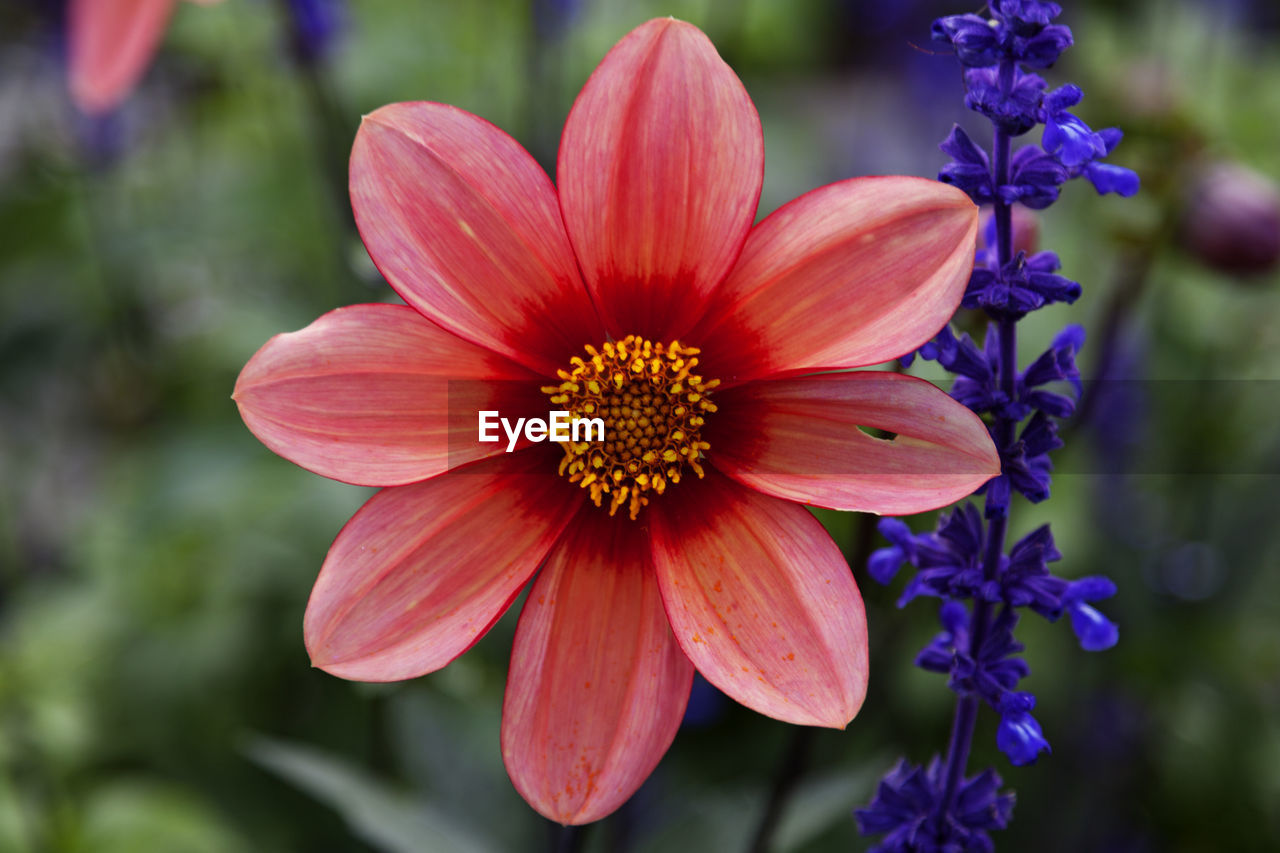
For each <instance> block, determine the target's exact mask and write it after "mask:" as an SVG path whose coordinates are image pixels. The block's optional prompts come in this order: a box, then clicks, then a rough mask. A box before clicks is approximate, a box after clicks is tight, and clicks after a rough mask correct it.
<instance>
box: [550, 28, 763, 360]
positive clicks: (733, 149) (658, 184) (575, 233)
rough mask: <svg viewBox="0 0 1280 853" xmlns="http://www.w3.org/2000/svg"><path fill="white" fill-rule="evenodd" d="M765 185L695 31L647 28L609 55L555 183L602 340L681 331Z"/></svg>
mask: <svg viewBox="0 0 1280 853" xmlns="http://www.w3.org/2000/svg"><path fill="white" fill-rule="evenodd" d="M763 176H764V140H763V137H762V135H761V130H760V117H759V116H758V115H757V114H756V110H755V107H754V106H753V105H752V103H751V99H750V98H749V97H747V93H746V90H745V89H743V88H742V83H741V82H739V81H738V78H737V76H736V75H735V74H734V73H733V70H732V69H730V68H729V66H728V65H726V64H725V63H724V61H723V60H721V59H720V57H719V55H718V54H717V53H716V50H715V48H714V47H713V46H712V44H711V42H710V41H709V40H708V39H707V37H706V36H705V35H703V34H702V32H701V31H700V30H698V28H697V27H694V26H692V25H690V24H686V23H684V22H683V21H677V20H674V19H672V18H661V19H657V20H653V21H649V22H648V23H646V24H643V25H641V26H639V27H637V28H636V29H635V30H633V31H632V32H631V33H630V34H629V35H627V36H626V37H625V38H623V39H622V41H620V42H619V43H618V44H617V46H615V47H614V48H613V50H611V51H609V54H608V55H607V56H605V58H604V60H603V61H601V63H600V66H599V67H598V68H597V69H596V71H595V73H594V74H592V75H591V79H590V80H588V81H587V84H586V86H585V87H583V89H582V92H581V94H579V95H578V100H577V101H576V102H575V103H574V105H573V110H572V111H571V112H570V113H569V120H568V122H567V123H566V124H565V128H564V136H563V137H562V138H561V141H560V158H559V165H558V167H557V181H558V182H559V185H560V204H561V206H562V207H563V208H564V220H565V226H566V227H567V228H568V229H569V237H570V239H572V241H573V247H574V249H575V250H576V252H577V254H578V259H579V261H580V262H581V265H582V272H583V275H584V277H585V278H586V281H587V286H588V287H589V288H590V289H591V292H592V295H593V296H594V297H595V299H596V303H597V304H598V305H599V306H600V310H601V313H602V314H603V315H604V317H605V318H606V321H607V322H608V323H609V331H610V332H611V333H612V334H613V335H615V336H622V335H625V334H630V333H635V334H640V335H645V336H648V337H650V338H658V339H667V340H669V339H671V338H673V337H677V336H679V335H680V334H682V333H683V332H684V331H685V330H687V329H688V328H689V327H690V326H691V325H692V323H693V322H694V321H695V320H696V319H697V318H698V316H699V315H700V314H701V313H702V311H703V309H704V307H705V306H706V303H707V299H708V297H709V295H710V293H711V291H712V290H713V289H714V288H715V287H716V285H717V284H719V283H720V281H721V280H722V279H723V278H724V276H725V274H726V273H727V272H728V271H729V269H730V267H731V266H732V265H733V262H734V260H735V259H736V258H737V257H738V253H739V252H740V251H741V249H742V241H743V240H744V239H745V237H746V235H747V231H748V230H749V229H750V227H751V222H752V220H753V219H754V218H755V213H756V205H757V203H758V202H759V199H760V184H761V181H762V180H763Z"/></svg>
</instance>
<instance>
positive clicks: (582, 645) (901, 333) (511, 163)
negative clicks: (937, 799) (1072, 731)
mask: <svg viewBox="0 0 1280 853" xmlns="http://www.w3.org/2000/svg"><path fill="white" fill-rule="evenodd" d="M763 162H764V151H763V142H762V139H761V131H760V122H759V118H758V116H757V115H756V112H755V109H754V107H753V106H752V104H751V101H750V99H749V98H748V97H747V93H746V91H745V90H744V89H743V88H742V84H741V83H740V82H739V81H738V79H737V77H736V76H735V75H734V74H733V72H732V71H731V70H730V69H729V67H728V66H727V65H725V64H724V62H723V61H722V60H721V59H720V58H719V56H718V55H717V54H716V52H715V49H714V48H713V47H712V45H711V43H710V42H709V41H708V40H707V38H706V36H704V35H703V34H702V33H701V32H700V31H699V30H698V29H696V28H695V27H693V26H691V25H689V24H686V23H682V22H680V21H675V20H671V19H662V20H654V21H650V22H649V23H647V24H644V25H643V26H641V27H639V28H638V29H636V30H635V31H634V32H632V33H631V34H630V35H628V36H627V37H626V38H624V39H623V40H622V41H621V42H620V43H619V44H618V45H617V46H616V47H615V48H614V49H613V50H612V51H611V52H610V53H609V55H608V56H606V57H605V59H604V60H603V61H602V62H601V64H600V67H599V68H597V69H596V71H595V73H594V74H593V75H592V77H591V79H590V80H589V81H588V82H587V84H586V86H585V88H584V89H583V91H582V93H581V94H580V95H579V96H578V100H577V102H576V104H575V105H574V107H573V110H572V112H571V113H570V115H569V119H568V123H567V124H566V126H565V130H564V136H563V139H562V140H561V146H560V160H559V165H558V169H557V172H558V175H559V179H560V185H559V188H558V189H557V187H555V186H553V185H552V183H551V181H550V180H548V178H547V176H546V175H545V174H544V173H543V171H542V170H541V169H540V168H539V167H538V165H537V164H536V163H535V162H534V160H533V158H532V157H530V156H529V155H528V154H527V153H526V152H525V151H524V150H523V149H522V148H521V147H520V146H519V145H518V144H517V143H516V142H515V141H514V140H512V139H511V138H510V137H509V136H507V135H506V134H504V133H503V132H501V131H500V130H498V129H497V128H495V127H494V126H492V125H490V124H488V123H487V122H485V121H483V120H481V119H479V118H476V117H475V116H473V115H470V114H468V113H466V112H463V111H462V110H458V109H455V108H453V107H449V106H445V105H442V104H432V103H410V104H393V105H391V106H387V107H383V108H382V109H380V110H377V111H376V112H374V113H373V114H371V115H369V116H367V117H366V118H365V121H364V123H363V125H362V126H361V128H360V132H359V134H358V135H357V137H356V141H355V147H354V150H353V151H352V155H351V199H352V205H353V207H354V209H355V214H356V220H357V222H358V224H359V227H360V232H361V234H362V235H363V237H364V242H365V245H366V246H367V247H368V250H369V253H370V255H371V256H372V257H373V259H374V261H375V262H376V263H377V265H378V267H379V269H380V270H381V271H382V273H383V275H384V276H386V278H387V280H388V281H389V282H390V283H391V285H392V286H393V287H394V288H395V289H396V291H397V292H398V293H399V294H400V295H401V296H402V297H403V298H404V300H405V301H406V302H408V303H409V306H408V307H406V306H395V305H359V306H354V307H351V308H346V309H340V310H338V311H334V312H332V313H330V314H327V315H325V316H324V317H322V318H320V319H319V320H317V321H316V322H315V323H313V324H312V325H311V326H309V327H307V328H306V329H303V330H302V331H300V332H295V333H293V334H288V335H280V336H278V337H275V338H273V339H272V340H271V341H269V342H268V343H267V344H266V346H264V347H263V348H262V349H261V350H260V351H259V352H258V354H257V355H255V356H254V357H253V359H252V360H251V361H250V362H249V364H248V365H247V366H246V367H245V369H244V371H243V372H242V373H241V375H240V378H239V381H238V382H237V385H236V392H235V397H236V400H237V401H238V403H239V405H240V410H241V414H242V415H243V417H244V420H245V422H246V423H247V424H248V425H249V428H250V429H251V430H253V432H254V434H256V435H257V436H258V437H259V438H260V439H261V440H262V441H263V442H264V443H265V444H266V445H267V446H268V447H270V448H271V449H273V450H275V451H276V452H277V453H280V454H281V455H283V456H285V457H287V458H288V459H291V460H293V461H294V462H297V463H298V464H300V465H302V466H304V467H306V468H308V469H310V470H312V471H315V472H317V473H320V474H323V475H325V476H329V477H334V478H336V479H339V480H344V481H346V482H350V483H359V484H365V485H378V486H387V487H388V488H386V489H384V490H383V491H381V492H379V493H377V494H376V495H374V496H373V498H372V499H370V501H369V502H368V503H367V504H365V506H364V507H363V508H362V509H361V510H360V511H359V512H358V513H356V515H355V517H354V518H352V519H351V521H350V522H349V523H348V524H347V526H346V527H345V528H344V529H343V531H342V532H341V533H340V534H339V535H338V538H337V540H336V541H335V542H334V544H333V547H332V549H331V550H330V552H329V555H328V558H327V559H326V560H325V563H324V566H323V567H322V569H321V570H320V577H319V579H318V580H317V581H316V586H315V590H314V591H313V593H312V595H311V601H310V603H309V605H308V608H307V615H306V624H305V635H306V642H307V648H308V650H309V651H310V654H311V657H312V660H313V661H314V663H315V665H316V666H319V667H321V668H323V669H325V670H327V671H328V672H331V673H333V674H335V675H339V676H342V677H344V678H353V679H360V680H367V681H389V680H395V679H403V678H412V677H414V676H417V675H421V674H423V673H426V672H430V671H432V670H435V669H439V668H440V667H442V666H444V665H445V664H447V663H449V661H451V660H453V658H455V657H457V656H458V655H459V654H461V653H462V652H464V651H465V650H466V649H467V648H468V647H470V646H471V645H472V644H473V643H475V642H476V640H477V639H478V638H479V637H480V636H481V635H482V634H483V633H484V632H485V631H486V630H487V629H488V628H489V626H491V625H492V624H493V623H494V622H495V621H496V620H497V619H498V617H499V616H501V615H502V613H503V612H504V611H505V610H506V608H507V606H508V605H509V604H510V603H511V601H512V600H513V599H514V598H515V597H516V595H517V594H518V593H519V592H520V591H521V589H523V588H524V586H525V584H526V583H527V582H528V581H529V579H530V578H531V577H533V575H534V573H535V571H536V570H537V569H538V567H539V566H541V567H542V571H541V573H540V574H538V576H537V579H536V580H535V581H534V583H533V588H532V590H531V591H530V593H529V597H528V600H527V602H526V604H525V606H524V610H523V612H522V613H521V616H520V622H519V626H518V627H517V629H516V637H515V648H514V650H513V652H512V658H511V669H510V675H509V677H508V682H507V692H506V700H505V703H504V708H503V724H502V750H503V756H504V758H505V760H506V764H507V769H508V772H509V773H510V775H511V779H512V781H513V782H514V783H515V786H516V788H517V789H519V791H520V793H521V794H522V795H523V796H524V797H525V799H527V800H528V801H529V803H530V804H532V805H533V807H534V808H536V809H537V810H538V811H539V812H541V813H542V814H544V815H546V816H548V817H550V818H552V819H554V820H558V821H561V822H564V823H584V822H587V821H592V820H596V819H597V818H600V817H602V816H604V815H606V814H608V813H609V812H611V811H612V810H613V809H615V808H617V807H618V805H620V804H621V803H622V802H623V801H624V800H625V799H626V798H627V797H628V796H630V794H631V793H632V792H633V791H634V790H635V789H636V788H637V787H638V786H639V785H640V783H641V782H642V781H643V780H644V778H645V777H646V776H647V775H648V774H649V773H650V771H651V770H652V769H653V767H654V765H656V764H657V762H658V760H659V758H661V756H662V754H663V752H665V751H666V749H667V747H668V746H669V745H670V743H671V740H672V738H673V737H674V736H675V732H676V729H677V727H678V726H679V724H680V719H681V715H682V714H683V711H684V706H685V702H686V700H687V698H688V693H689V685H690V680H691V679H692V677H693V670H694V667H695V666H696V667H697V668H698V670H699V671H701V672H702V673H703V675H705V676H706V677H707V679H708V680H710V681H711V682H712V683H713V684H715V685H716V686H717V687H719V688H720V689H721V690H723V691H724V692H725V693H727V694H729V695H730V696H732V697H733V698H735V699H737V700H738V701H739V702H742V703H743V704H745V705H747V706H749V707H751V708H754V709H756V710H757V711H759V712H761V713H763V714H767V715H769V716H772V717H776V718H778V719H780V720H786V721H789V722H794V723H804V724H811V725H822V726H833V727H843V726H845V725H846V724H847V723H848V722H849V721H850V720H851V719H852V718H853V716H854V714H856V713H857V711H858V708H859V707H860V706H861V704H862V700H863V696H864V695H865V693H866V683H867V636H866V620H865V616H864V613H863V607H862V600H861V598H860V597H859V594H858V589H857V586H856V585H855V584H854V580H853V576H852V574H851V573H850V571H849V567H848V565H846V563H845V561H844V559H843V558H842V557H841V555H840V552H839V550H838V549H837V547H836V545H835V544H834V543H833V542H832V540H831V538H830V536H828V535H827V533H826V532H825V531H824V530H823V528H822V526H821V525H820V524H819V523H818V522H817V521H816V520H815V519H814V517H813V516H812V515H811V514H810V513H809V512H808V511H807V510H806V509H805V508H804V507H803V506H801V504H804V503H807V504H815V505H819V506H825V507H833V508H837V509H847V510H862V511H869V512H886V513H894V514H901V513H911V512H918V511H922V510H925V509H930V508H933V507H937V506H940V505H943V504H947V503H950V502H951V501H954V500H956V499H957V498H959V497H961V496H963V495H966V494H968V493H969V492H971V491H973V490H974V489H975V488H976V487H977V486H979V485H980V484H981V483H983V482H985V481H986V480H987V479H989V478H990V477H992V476H993V475H995V474H996V473H998V469H999V464H998V461H997V456H996V452H995V449H994V447H993V445H992V443H991V440H990V438H989V437H988V435H987V431H986V429H985V428H984V426H983V424H982V422H981V421H980V420H979V419H978V418H977V417H976V416H975V415H974V414H972V413H971V412H970V411H969V410H968V409H965V408H964V407H963V406H961V405H959V404H958V403H956V402H954V401H953V400H951V399H950V398H949V397H948V396H947V395H945V394H944V393H942V392H941V391H939V390H938V389H936V388H934V387H933V386H932V385H929V384H928V383H926V382H923V381H921V380H918V379H913V378H910V377H905V376H900V375H897V374H891V373H885V372H862V373H826V374H823V375H816V376H809V375H803V374H811V373H813V372H815V371H819V370H832V369H837V368H848V367H856V366H859V365H869V364H876V363H879V362H883V361H886V360H888V359H891V358H894V357H896V356H898V355H901V354H903V353H905V352H908V351H909V350H911V349H913V348H914V347H916V346H918V345H919V344H921V343H923V342H924V341H926V340H927V339H929V338H930V337H931V336H932V335H933V334H934V333H935V332H937V330H938V329H939V328H940V327H941V326H942V325H943V324H944V323H945V322H946V321H947V320H948V318H950V316H951V314H952V313H953V311H954V310H955V309H956V307H957V305H958V303H959V301H960V297H961V293H962V291H963V289H964V285H965V281H966V279H967V278H968V275H969V270H970V266H971V263H972V257H973V247H974V238H975V230H976V223H977V209H976V208H975V207H974V206H973V204H972V203H970V202H969V200H968V199H967V198H966V197H965V196H964V195H963V194H962V193H961V192H959V191H957V190H955V189H953V188H951V187H947V186H944V185H943V184H940V183H937V182H935V181H927V180H921V179H917V178H900V177H884V178H862V179H854V180H848V181H842V182H840V183H837V184H832V185H830V186H827V187H823V188H821V189H818V190H815V191H813V192H811V193H809V194H807V195H805V196H802V197H801V198H799V199H796V200H795V201H793V202H791V203H790V204H788V205H786V206H785V207H783V208H782V209H780V210H778V211H777V212H776V213H774V214H773V215H772V216H769V217H768V218H766V219H765V220H764V221H762V222H761V223H760V224H758V225H756V226H754V227H752V220H753V219H754V217H755V212H756V205H757V201H758V198H759V193H760V184H761V179H762V176H763ZM424 318H425V319H424ZM550 409H565V410H568V411H572V412H573V413H574V414H575V415H579V416H583V417H588V416H601V417H602V418H603V419H604V420H606V422H607V429H606V441H604V442H594V443H593V442H585V441H584V442H580V443H577V444H574V443H569V444H560V445H551V444H549V443H548V444H533V443H530V442H528V441H524V442H522V444H521V446H520V449H518V450H517V451H516V452H514V453H506V452H504V451H505V450H506V445H507V443H506V440H505V439H504V440H502V441H499V442H497V443H480V442H478V441H477V422H478V412H480V411H482V410H497V411H499V412H501V414H502V416H503V417H508V418H510V420H512V421H514V420H515V418H516V417H518V416H530V415H535V414H538V413H541V415H542V416H543V417H546V415H547V412H548V410H550ZM859 425H863V426H873V427H879V428H882V429H885V430H888V431H891V432H893V433H896V434H897V438H896V440H893V441H885V440H881V439H876V438H872V437H870V436H869V435H867V434H866V433H864V432H862V431H860V430H859V429H858V426H859ZM446 472H448V473H446Z"/></svg>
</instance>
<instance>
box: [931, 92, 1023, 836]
mask: <svg viewBox="0 0 1280 853" xmlns="http://www.w3.org/2000/svg"><path fill="white" fill-rule="evenodd" d="M1001 70H1002V72H1003V71H1005V70H1006V69H1004V68H1002V69H1001ZM1000 77H1001V80H1002V81H1003V80H1005V79H1006V78H1007V77H1008V75H1007V74H1005V73H1002V74H1001V75H1000ZM993 147H994V154H995V157H994V158H993V161H994V162H993V165H994V171H995V174H994V176H993V177H994V185H995V187H996V188H997V190H998V189H999V188H1000V187H1002V186H1004V185H1006V184H1008V183H1009V161H1010V154H1011V152H1012V148H1013V140H1012V139H1011V137H1010V136H1009V133H1008V131H1006V130H1004V129H1003V128H1000V127H997V128H996V129H995V139H994V143H993ZM995 221H996V253H997V257H998V260H997V266H996V269H997V270H1000V271H1003V270H1004V268H1005V265H1006V264H1008V263H1009V262H1010V261H1011V260H1012V259H1013V209H1012V207H1011V206H1010V205H1009V204H1007V203H1005V202H1004V201H1002V200H1001V199H1000V196H999V194H998V192H997V195H996V199H995ZM997 334H998V335H999V336H1000V362H999V364H998V365H997V371H998V376H997V377H996V378H997V382H998V383H999V385H1000V390H1001V391H1003V392H1004V394H1005V396H1006V398H1007V399H1008V400H1013V398H1014V394H1015V392H1016V390H1017V378H1018V324H1017V320H1016V319H1014V318H1013V317H1008V316H1005V317H1001V318H1000V319H999V321H998V325H997ZM1017 426H1018V425H1017V422H1015V421H1014V420H1013V419H1012V418H1009V417H1007V416H1004V415H1000V414H998V415H997V416H996V420H995V423H994V424H993V425H992V433H993V436H992V437H993V438H994V439H995V443H996V447H997V448H998V449H999V450H1000V451H1002V452H1003V451H1005V450H1007V449H1009V447H1011V446H1012V445H1013V440H1014V435H1015V433H1016V431H1017ZM986 504H987V512H986V515H987V517H988V518H989V519H990V522H989V524H988V526H987V550H986V553H985V554H984V555H983V561H982V577H983V579H984V580H988V581H991V580H995V579H996V576H997V574H998V573H999V571H1000V559H1001V557H1002V556H1003V555H1004V542H1005V535H1006V533H1007V532H1008V529H1009V507H1008V506H1003V507H999V506H993V505H992V497H991V494H990V493H988V495H987V502H986ZM991 610H992V608H991V603H990V602H988V601H984V600H981V599H977V600H975V602H974V605H973V614H972V618H971V619H970V623H969V625H970V630H969V648H968V649H967V650H966V651H967V653H968V654H969V655H970V656H971V657H973V658H975V659H976V658H977V657H978V656H979V653H980V652H981V649H982V644H983V643H984V642H985V641H986V638H987V632H988V631H989V630H990V629H991ZM977 719H978V697H977V696H975V695H973V694H969V695H964V696H958V697H957V698H956V713H955V718H954V721H953V723H952V725H951V742H950V743H949V744H948V745H947V765H946V771H945V774H944V776H943V778H944V779H945V780H946V781H945V786H944V788H943V792H942V796H941V797H940V798H939V800H938V809H937V812H936V814H937V816H938V817H939V819H940V818H941V817H942V816H943V815H946V814H947V813H949V812H950V811H951V806H952V804H953V802H954V800H955V794H956V791H957V789H958V788H959V786H960V781H961V779H963V778H964V772H965V767H966V765H967V764H968V762H969V748H970V746H971V745H972V743H973V729H974V725H975V723H976V722H977Z"/></svg>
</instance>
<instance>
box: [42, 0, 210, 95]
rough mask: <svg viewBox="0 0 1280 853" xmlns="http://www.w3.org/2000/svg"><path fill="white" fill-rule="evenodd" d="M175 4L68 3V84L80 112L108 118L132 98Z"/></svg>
mask: <svg viewBox="0 0 1280 853" xmlns="http://www.w3.org/2000/svg"><path fill="white" fill-rule="evenodd" d="M176 2H177V0H70V8H69V9H68V14H67V42H68V46H69V47H68V52H69V55H68V63H69V68H68V78H69V82H70V85H71V98H72V100H73V101H75V104H76V106H77V107H79V108H80V110H81V111H82V112H84V113H88V114H90V115H97V114H100V113H105V112H109V111H111V110H113V109H115V108H116V107H117V106H119V105H120V103H121V102H122V101H123V100H124V99H125V98H127V97H128V96H129V93H130V92H132V91H133V88H134V86H136V85H137V84H138V81H139V80H140V79H141V78H142V75H143V73H145V72H146V70H147V66H149V65H150V64H151V58H152V56H154V55H155V52H156V48H157V47H159V45H160V38H161V36H163V35H164V31H165V27H167V26H168V24H169V16H170V15H172V14H173V7H174V5H175V4H176ZM191 2H193V3H200V4H202V5H209V4H212V3H217V2H219V0H191Z"/></svg>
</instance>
